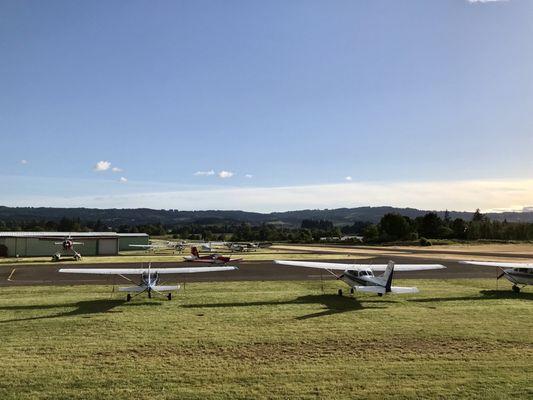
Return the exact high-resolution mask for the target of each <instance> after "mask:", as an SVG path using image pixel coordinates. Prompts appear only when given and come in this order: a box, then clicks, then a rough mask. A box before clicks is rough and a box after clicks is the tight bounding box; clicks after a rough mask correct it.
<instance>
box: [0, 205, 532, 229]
mask: <svg viewBox="0 0 533 400" xmlns="http://www.w3.org/2000/svg"><path fill="white" fill-rule="evenodd" d="M391 212H394V213H399V214H401V215H405V216H408V217H410V218H416V217H418V216H421V215H424V214H426V213H428V212H429V211H428V210H418V209H415V208H395V207H386V206H383V207H356V208H336V209H324V210H299V211H286V212H273V213H255V212H247V211H238V210H235V211H222V210H206V211H179V210H153V209H148V208H135V209H115V208H113V209H96V208H48V207H35V208H34V207H2V206H0V221H17V222H23V221H32V220H51V221H59V220H60V219H61V218H63V217H67V218H79V219H80V220H82V221H97V220H100V221H101V222H102V223H104V224H106V225H108V226H110V227H118V226H120V225H124V224H127V225H130V226H133V225H142V224H156V223H162V224H164V225H183V224H188V223H197V224H202V225H214V224H232V223H239V222H248V223H251V224H262V223H275V224H285V225H289V226H299V225H300V223H301V222H302V220H304V219H315V220H317V219H324V220H328V221H331V222H333V223H334V224H336V225H348V224H352V223H353V222H355V221H364V222H373V223H376V222H379V220H380V219H381V217H382V216H383V215H385V214H386V213H391ZM438 214H439V215H440V216H444V211H438ZM449 214H450V217H451V218H452V219H455V218H463V219H465V220H470V219H471V218H472V213H470V212H458V211H450V212H449ZM487 216H488V217H489V218H491V219H493V220H500V221H503V220H507V221H509V222H533V212H505V213H490V214H487Z"/></svg>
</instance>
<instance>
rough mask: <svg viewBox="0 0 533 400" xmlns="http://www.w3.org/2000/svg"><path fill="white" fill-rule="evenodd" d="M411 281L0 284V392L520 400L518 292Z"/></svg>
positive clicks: (531, 314)
mask: <svg viewBox="0 0 533 400" xmlns="http://www.w3.org/2000/svg"><path fill="white" fill-rule="evenodd" d="M413 283H416V285H418V286H419V288H420V289H421V290H422V292H421V293H420V294H418V295H407V296H385V297H383V298H379V297H375V296H371V295H357V296H356V297H355V298H349V297H344V298H339V297H338V296H335V295H333V294H332V293H334V292H335V291H336V288H337V287H341V286H339V285H340V283H339V282H334V281H327V282H325V283H324V285H325V293H326V294H323V293H322V290H321V286H320V285H321V284H320V282H256V283H254V282H227V283H199V284H187V285H186V287H185V290H184V291H182V292H181V293H180V294H177V295H176V296H175V299H174V300H173V301H171V302H169V301H163V300H148V299H146V298H138V299H135V300H134V301H133V302H131V303H125V302H123V300H122V296H120V297H118V295H117V294H116V293H115V294H113V293H112V292H111V288H110V287H106V286H71V287H67V286H63V287H11V288H2V291H1V292H0V338H1V341H0V399H99V400H101V399H353V398H371V399H382V398H384V397H387V398H398V399H403V398H424V399H425V398H434V399H448V398H461V399H463V398H467V399H487V398H494V399H507V398H511V397H512V398H524V399H525V398H531V397H532V396H533V384H532V382H531V372H532V370H531V366H532V365H533V303H532V300H533V293H532V291H531V289H530V288H529V289H527V290H525V291H524V292H523V293H521V294H520V295H515V294H514V293H512V292H510V291H509V290H508V289H509V288H510V287H509V285H503V284H500V291H496V290H495V283H494V281H493V280H454V281H451V280H450V281H436V280H426V281H416V282H415V281H408V282H407V281H404V282H403V284H409V285H410V284H413ZM398 284H399V285H400V284H402V282H401V281H399V282H398ZM504 286H505V287H504Z"/></svg>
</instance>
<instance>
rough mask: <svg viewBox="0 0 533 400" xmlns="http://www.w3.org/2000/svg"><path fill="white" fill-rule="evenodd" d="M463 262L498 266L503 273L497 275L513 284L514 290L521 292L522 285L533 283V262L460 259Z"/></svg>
mask: <svg viewBox="0 0 533 400" xmlns="http://www.w3.org/2000/svg"><path fill="white" fill-rule="evenodd" d="M459 263H461V264H467V265H476V266H482V267H497V268H500V269H501V271H502V273H501V274H500V275H498V276H497V277H496V279H500V278H501V277H502V276H505V278H506V279H507V280H508V281H509V282H511V283H512V284H513V292H515V293H520V286H521V287H522V288H523V287H524V286H527V285H533V264H532V263H513V262H494V261H459Z"/></svg>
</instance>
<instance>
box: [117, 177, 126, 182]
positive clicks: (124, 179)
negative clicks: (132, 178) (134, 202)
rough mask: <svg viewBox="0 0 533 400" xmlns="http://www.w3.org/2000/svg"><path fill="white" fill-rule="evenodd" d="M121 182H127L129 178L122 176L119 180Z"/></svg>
mask: <svg viewBox="0 0 533 400" xmlns="http://www.w3.org/2000/svg"><path fill="white" fill-rule="evenodd" d="M118 181H119V182H120V183H126V182H127V181H128V178H125V177H123V176H121V177H120V179H119V180H118Z"/></svg>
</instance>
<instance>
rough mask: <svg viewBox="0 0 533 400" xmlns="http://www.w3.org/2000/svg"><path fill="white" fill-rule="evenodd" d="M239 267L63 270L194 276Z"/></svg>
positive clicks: (64, 271) (68, 272)
mask: <svg viewBox="0 0 533 400" xmlns="http://www.w3.org/2000/svg"><path fill="white" fill-rule="evenodd" d="M236 269H238V268H237V267H192V268H150V269H148V268H61V269H60V270H59V272H62V273H65V274H93V275H142V274H145V273H148V272H151V273H158V274H194V273H197V272H221V271H233V270H236Z"/></svg>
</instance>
